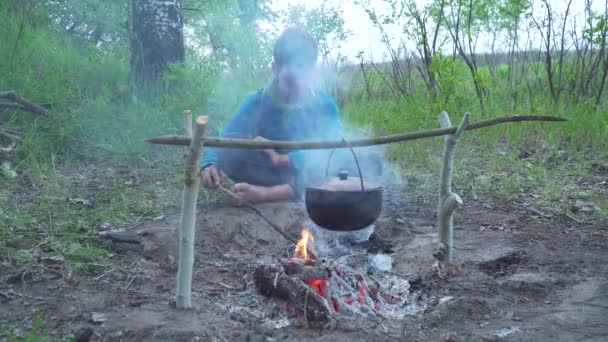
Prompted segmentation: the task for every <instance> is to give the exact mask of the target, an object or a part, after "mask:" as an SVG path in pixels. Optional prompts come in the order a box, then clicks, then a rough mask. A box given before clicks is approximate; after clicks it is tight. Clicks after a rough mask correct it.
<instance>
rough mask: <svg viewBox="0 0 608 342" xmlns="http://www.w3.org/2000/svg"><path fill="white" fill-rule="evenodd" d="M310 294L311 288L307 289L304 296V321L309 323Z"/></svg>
mask: <svg viewBox="0 0 608 342" xmlns="http://www.w3.org/2000/svg"><path fill="white" fill-rule="evenodd" d="M309 294H310V287H306V295H305V296H304V320H305V321H306V322H307V323H308V317H307V315H306V311H307V309H308V295H309Z"/></svg>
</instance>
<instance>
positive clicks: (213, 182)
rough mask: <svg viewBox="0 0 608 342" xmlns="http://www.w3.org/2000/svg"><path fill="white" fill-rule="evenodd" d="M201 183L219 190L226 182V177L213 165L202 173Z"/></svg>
mask: <svg viewBox="0 0 608 342" xmlns="http://www.w3.org/2000/svg"><path fill="white" fill-rule="evenodd" d="M201 181H202V182H203V185H204V186H206V187H207V188H217V187H218V186H220V185H221V184H222V183H223V182H224V176H223V175H222V172H221V171H220V170H219V169H218V168H217V167H215V165H211V166H207V167H206V168H205V169H203V171H202V172H201Z"/></svg>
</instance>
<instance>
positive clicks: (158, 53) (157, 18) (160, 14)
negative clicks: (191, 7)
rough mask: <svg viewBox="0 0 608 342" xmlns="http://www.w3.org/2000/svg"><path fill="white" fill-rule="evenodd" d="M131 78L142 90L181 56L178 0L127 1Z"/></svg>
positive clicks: (181, 28)
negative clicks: (129, 20)
mask: <svg viewBox="0 0 608 342" xmlns="http://www.w3.org/2000/svg"><path fill="white" fill-rule="evenodd" d="M129 4H130V14H131V18H130V19H131V22H130V24H131V25H130V44H131V80H132V81H133V83H134V84H135V86H136V87H137V89H138V90H144V89H146V88H148V86H149V85H151V84H154V83H155V82H156V81H157V80H159V79H160V77H161V75H162V72H163V71H164V70H165V68H166V67H167V64H170V63H175V62H182V61H183V60H184V33H183V21H182V3H181V0H131V1H130V3H129Z"/></svg>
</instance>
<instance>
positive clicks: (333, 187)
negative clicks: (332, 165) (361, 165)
mask: <svg viewBox="0 0 608 342" xmlns="http://www.w3.org/2000/svg"><path fill="white" fill-rule="evenodd" d="M381 187H382V186H380V185H379V184H376V183H370V182H366V181H365V180H363V188H364V189H365V191H371V190H377V189H379V188H381ZM312 188H314V189H320V190H325V191H361V178H359V177H353V176H349V174H348V171H346V170H342V171H339V172H338V175H337V176H336V177H332V178H329V179H327V180H326V181H325V182H323V183H321V184H320V185H318V186H315V187H312Z"/></svg>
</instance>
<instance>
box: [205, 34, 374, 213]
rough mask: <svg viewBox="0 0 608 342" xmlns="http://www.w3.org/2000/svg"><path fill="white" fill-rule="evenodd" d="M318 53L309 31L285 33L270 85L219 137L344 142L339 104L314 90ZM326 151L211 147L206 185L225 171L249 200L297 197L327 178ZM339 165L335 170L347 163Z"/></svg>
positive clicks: (277, 45)
mask: <svg viewBox="0 0 608 342" xmlns="http://www.w3.org/2000/svg"><path fill="white" fill-rule="evenodd" d="M317 56H318V47H317V43H316V42H315V40H314V39H313V38H312V36H311V35H310V34H308V33H307V32H305V31H302V30H300V29H295V28H291V29H287V30H286V31H285V32H283V33H282V34H281V36H280V37H279V38H278V40H277V41H276V43H275V46H274V49H273V63H272V73H273V79H272V81H271V83H270V84H269V85H268V86H267V87H264V88H261V89H259V90H257V91H255V92H254V93H252V94H250V95H248V96H247V97H246V98H245V99H244V101H243V102H242V103H241V105H240V107H239V109H238V110H237V112H236V114H235V115H234V116H233V117H232V119H231V120H230V121H229V122H228V123H227V125H226V126H225V127H224V130H223V131H222V133H221V134H220V136H221V137H223V138H242V139H262V140H340V139H341V138H342V127H341V122H340V117H339V113H338V109H337V106H336V103H335V102H334V100H333V99H332V98H331V97H330V96H328V95H326V94H324V93H323V92H320V91H316V90H314V89H313V82H314V79H313V75H314V69H315V64H316V61H317ZM327 153H328V151H310V150H308V151H306V150H303V151H291V152H286V151H277V150H272V149H269V150H254V149H230V148H206V149H205V152H204V155H203V157H202V159H201V169H202V172H201V179H202V183H203V185H204V186H206V187H209V188H215V187H218V186H219V185H221V184H222V182H223V178H224V175H226V176H228V177H230V178H231V179H232V180H233V181H235V182H236V184H235V185H234V187H233V189H232V190H233V192H234V193H235V194H237V195H238V196H239V197H240V198H241V200H242V201H245V202H249V203H256V202H266V201H279V200H289V199H296V198H300V197H301V195H302V192H303V190H304V187H305V186H306V185H308V184H311V182H316V181H319V180H321V179H322V178H323V177H324V176H325V165H326V163H327ZM340 153H342V152H340ZM340 153H339V152H338V151H336V153H335V154H336V155H339V154H340ZM348 153H350V152H348ZM361 158H364V157H361ZM361 158H360V159H361ZM351 159H352V156H351ZM335 163H336V165H334V166H333V167H334V168H335V167H343V168H344V167H346V166H344V165H340V163H339V162H335ZM376 163H377V164H378V163H379V160H378V161H377V162H376ZM348 164H350V163H348ZM347 168H348V169H350V167H347ZM332 175H333V174H332ZM364 176H366V175H365V172H364Z"/></svg>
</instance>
